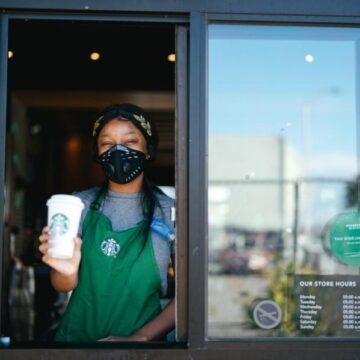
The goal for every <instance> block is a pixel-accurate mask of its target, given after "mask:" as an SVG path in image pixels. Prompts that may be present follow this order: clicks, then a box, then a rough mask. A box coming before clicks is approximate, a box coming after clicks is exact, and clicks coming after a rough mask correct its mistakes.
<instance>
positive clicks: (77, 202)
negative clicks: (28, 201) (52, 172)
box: [46, 194, 84, 209]
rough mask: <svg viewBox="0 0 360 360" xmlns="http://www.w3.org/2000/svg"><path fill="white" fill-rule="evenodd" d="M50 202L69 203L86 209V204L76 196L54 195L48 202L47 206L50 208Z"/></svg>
mask: <svg viewBox="0 0 360 360" xmlns="http://www.w3.org/2000/svg"><path fill="white" fill-rule="evenodd" d="M50 202H62V203H64V202H65V203H68V204H72V205H76V206H81V208H82V209H83V208H84V203H83V202H82V201H81V199H80V198H78V197H77V196H75V195H67V194H55V195H52V196H51V198H50V199H49V200H48V201H47V202H46V205H47V206H49V203H50Z"/></svg>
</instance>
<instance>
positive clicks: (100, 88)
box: [3, 19, 175, 341]
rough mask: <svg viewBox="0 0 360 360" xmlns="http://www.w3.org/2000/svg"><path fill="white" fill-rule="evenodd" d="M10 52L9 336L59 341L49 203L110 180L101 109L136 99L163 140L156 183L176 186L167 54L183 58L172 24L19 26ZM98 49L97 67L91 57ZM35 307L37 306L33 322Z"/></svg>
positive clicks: (13, 28) (152, 171) (15, 23)
mask: <svg viewBox="0 0 360 360" xmlns="http://www.w3.org/2000/svg"><path fill="white" fill-rule="evenodd" d="M8 49H9V50H11V51H12V52H13V57H11V58H10V57H9V59H8V122H7V140H6V154H7V155H6V194H7V196H6V205H5V208H6V209H5V250H4V265H5V272H4V276H5V277H4V279H3V284H5V291H4V295H3V296H4V299H3V300H4V301H3V304H7V307H8V308H7V309H5V312H4V314H5V317H6V319H5V324H6V327H5V332H6V333H9V334H10V335H11V337H12V338H13V339H14V338H15V339H16V340H18V341H27V340H39V341H41V340H47V339H48V338H49V337H51V328H52V327H53V326H54V324H56V321H57V319H58V317H59V315H60V313H61V302H62V298H61V295H60V294H57V293H56V292H55V291H54V290H53V289H52V288H51V285H50V283H49V269H47V268H46V267H45V266H43V265H42V263H41V260H40V256H39V252H38V251H37V246H38V244H37V237H38V235H39V233H40V231H41V228H42V226H44V224H45V221H46V206H45V203H46V200H47V199H48V198H49V196H50V195H51V194H54V193H71V192H73V191H78V190H82V189H86V188H89V187H93V186H96V185H99V184H101V182H102V181H103V175H102V172H101V171H100V169H99V168H98V165H97V164H96V163H95V162H94V161H93V157H92V134H91V132H92V124H93V122H94V121H95V120H96V118H97V113H98V112H99V111H100V110H101V109H102V108H104V107H105V106H108V105H110V104H112V103H114V102H133V103H135V104H137V105H139V106H142V107H143V108H144V109H145V111H147V112H148V114H149V115H150V116H151V117H152V118H153V119H154V120H155V122H156V123H157V125H158V130H159V137H160V146H159V153H158V158H157V161H156V162H155V163H154V164H152V165H151V166H149V168H148V169H147V171H148V175H149V178H150V179H151V180H152V181H153V182H154V183H156V184H157V185H162V186H170V187H173V186H174V166H175V165H174V164H175V161H174V156H175V154H174V136H175V135H174V129H175V124H174V121H175V120H174V119H175V113H174V112H175V110H174V105H173V104H174V96H175V95H174V94H175V66H174V64H175V63H174V62H170V61H168V59H167V57H168V55H169V54H170V53H174V52H175V31H174V26H173V25H166V24H151V23H131V22H130V23H118V22H95V21H94V22H84V21H75V22H74V21H66V22H65V21H40V20H31V21H30V20H29V21H28V20H26V19H24V20H11V22H10V26H9V47H8ZM93 51H96V52H98V53H100V59H99V60H98V61H92V60H90V58H89V55H90V53H91V52H93ZM11 238H12V239H15V242H14V241H13V242H12V240H11ZM18 260H19V261H20V264H22V265H24V266H26V267H32V268H33V269H34V279H35V292H34V296H33V300H32V301H33V303H32V304H30V303H28V302H27V300H26V296H25V295H24V294H25V293H24V294H23V297H22V295H21V294H20V295H19V291H20V292H21V291H23V290H21V289H23V288H26V287H31V286H32V285H31V284H27V283H26V282H31V281H33V280H31V279H28V278H26V276H25V278H24V279H22V278H20V277H21V276H24V275H23V274H24V273H23V272H21V271H20V272H19V271H18V272H17V270H16V269H15V265H16V263H17V261H18ZM20 285H21V286H22V288H21V289H16V287H17V286H20ZM169 285H171V283H169ZM14 287H15V289H14ZM169 288H170V289H169V291H171V286H170V287H169ZM14 291H15V292H14ZM16 291H18V292H16ZM22 302H23V303H22ZM27 306H28V307H29V308H28V309H30V308H31V307H33V308H34V309H35V312H34V319H33V320H31V319H30V318H29V311H27V310H26V309H27ZM49 334H50V335H49Z"/></svg>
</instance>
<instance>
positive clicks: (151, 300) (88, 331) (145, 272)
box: [39, 104, 175, 342]
mask: <svg viewBox="0 0 360 360" xmlns="http://www.w3.org/2000/svg"><path fill="white" fill-rule="evenodd" d="M93 137H94V155H95V158H96V160H97V161H98V162H99V163H100V164H101V166H102V169H103V171H104V174H105V176H106V181H105V182H104V184H103V185H102V186H101V187H100V188H93V189H90V190H85V191H82V192H79V193H75V194H74V195H76V196H78V197H80V198H81V199H82V200H83V202H84V203H85V211H84V212H83V216H82V222H81V226H80V232H81V234H80V236H81V237H82V239H81V238H80V237H77V238H76V239H75V250H74V254H73V257H72V258H71V259H70V260H60V259H55V258H52V257H50V256H49V255H48V254H47V251H48V248H49V243H48V240H49V229H48V228H47V227H45V228H44V229H43V231H42V234H41V235H40V237H39V240H40V242H41V244H40V247H39V249H40V251H41V253H42V254H43V261H44V262H45V263H46V264H48V265H49V266H50V267H51V268H52V272H51V282H52V284H53V286H54V288H55V289H56V290H58V291H62V292H68V291H72V295H71V297H70V301H69V304H68V306H67V308H66V311H65V313H64V316H63V318H62V321H61V323H60V326H59V329H58V330H57V333H56V336H55V340H57V341H62V342H89V341H96V340H102V341H149V340H159V339H163V338H164V335H165V334H166V333H168V332H169V331H170V330H172V329H173V328H174V325H175V306H174V299H173V300H172V301H171V302H170V303H169V304H168V306H167V307H165V309H164V310H161V307H160V292H161V291H162V292H163V293H165V292H166V286H167V283H166V276H167V269H168V264H169V259H170V256H171V260H172V262H173V259H174V256H173V255H174V244H173V241H172V240H173V229H172V223H171V219H170V218H171V217H170V213H171V208H172V207H173V200H172V199H170V198H169V197H167V196H166V195H165V194H164V193H162V192H161V191H160V190H159V189H158V188H157V187H155V186H153V185H151V184H150V183H149V181H148V180H147V178H146V176H145V174H144V167H145V165H146V163H147V162H148V161H152V160H154V158H155V155H156V151H157V145H158V135H157V130H156V127H155V124H154V123H153V122H152V121H151V119H150V118H149V117H148V116H147V115H146V114H145V112H144V111H143V110H142V109H141V108H139V107H137V106H135V105H132V104H118V105H112V106H110V107H108V108H106V109H105V110H104V111H103V112H102V113H101V115H100V117H99V118H98V119H97V120H96V121H95V123H94V127H93ZM173 266H174V262H173Z"/></svg>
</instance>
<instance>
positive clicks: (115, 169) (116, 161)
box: [99, 145, 145, 184]
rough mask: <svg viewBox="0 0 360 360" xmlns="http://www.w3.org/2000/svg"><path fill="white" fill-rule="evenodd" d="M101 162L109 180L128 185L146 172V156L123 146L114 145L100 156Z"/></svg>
mask: <svg viewBox="0 0 360 360" xmlns="http://www.w3.org/2000/svg"><path fill="white" fill-rule="evenodd" d="M99 161H100V164H101V166H102V169H103V171H104V173H105V175H106V176H107V178H108V179H110V180H111V181H114V182H116V183H118V184H126V183H128V182H130V181H132V180H134V179H135V178H137V177H138V176H139V175H140V174H141V173H142V172H143V171H144V164H145V154H144V153H143V152H141V151H138V150H133V149H130V148H128V147H126V146H123V145H114V146H113V147H111V148H110V149H109V150H107V151H105V152H104V153H102V154H101V155H100V156H99Z"/></svg>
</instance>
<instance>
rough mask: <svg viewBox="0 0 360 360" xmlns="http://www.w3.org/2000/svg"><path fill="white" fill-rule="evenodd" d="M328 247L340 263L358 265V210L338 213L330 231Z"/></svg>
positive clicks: (359, 243)
mask: <svg viewBox="0 0 360 360" xmlns="http://www.w3.org/2000/svg"><path fill="white" fill-rule="evenodd" d="M329 237H330V247H331V250H332V252H333V254H334V255H335V257H337V258H338V259H339V260H340V261H341V262H342V263H344V264H348V265H353V266H360V212H358V211H354V212H349V213H344V214H341V215H338V216H337V217H336V218H335V221H334V222H333V224H332V226H331V229H330V233H329Z"/></svg>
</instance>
